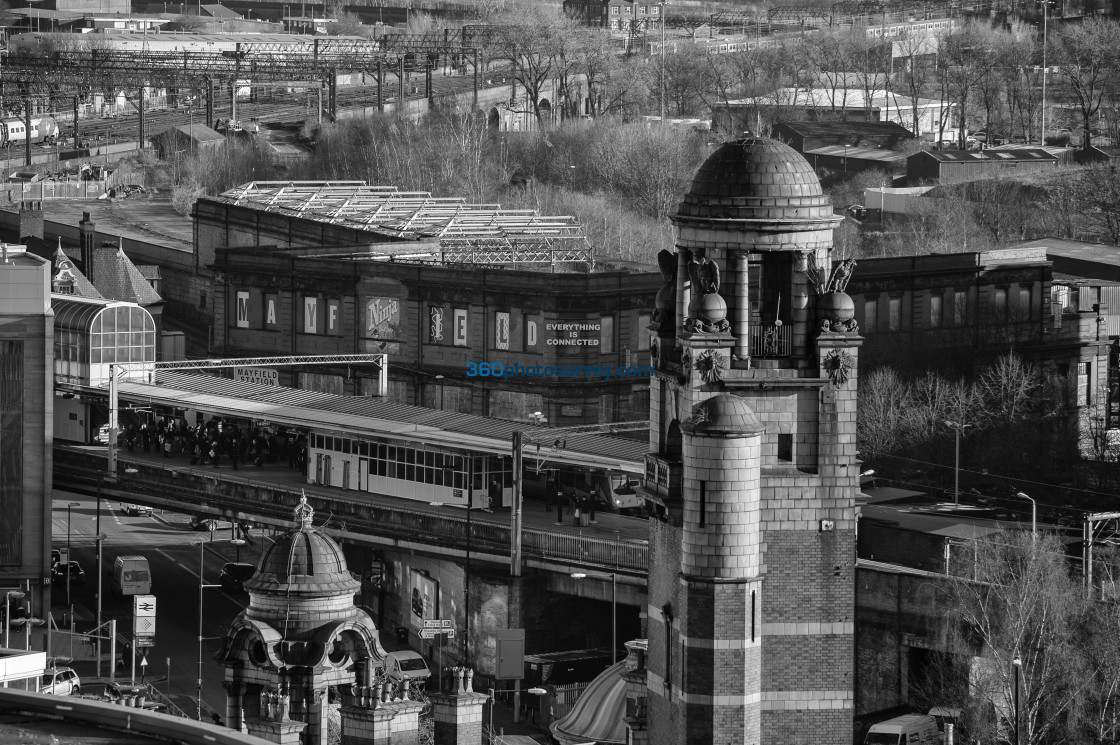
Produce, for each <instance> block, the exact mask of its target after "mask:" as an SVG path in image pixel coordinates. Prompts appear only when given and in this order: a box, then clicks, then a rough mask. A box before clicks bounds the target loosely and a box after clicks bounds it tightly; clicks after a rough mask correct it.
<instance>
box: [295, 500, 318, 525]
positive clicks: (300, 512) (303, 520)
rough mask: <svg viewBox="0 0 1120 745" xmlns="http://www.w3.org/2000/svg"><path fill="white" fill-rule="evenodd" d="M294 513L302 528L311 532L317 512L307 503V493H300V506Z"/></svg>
mask: <svg viewBox="0 0 1120 745" xmlns="http://www.w3.org/2000/svg"><path fill="white" fill-rule="evenodd" d="M294 512H295V515H296V520H297V521H298V522H299V525H300V528H301V529H303V530H310V528H311V520H312V518H314V517H315V510H313V509H311V505H309V504H308V503H307V493H306V492H303V491H301V492H300V496H299V504H298V505H296V508H295V510H294Z"/></svg>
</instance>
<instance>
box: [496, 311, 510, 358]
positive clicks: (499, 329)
mask: <svg viewBox="0 0 1120 745" xmlns="http://www.w3.org/2000/svg"><path fill="white" fill-rule="evenodd" d="M494 347H495V348H496V349H509V311H501V312H498V313H495V314H494Z"/></svg>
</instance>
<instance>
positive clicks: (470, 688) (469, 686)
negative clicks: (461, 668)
mask: <svg viewBox="0 0 1120 745" xmlns="http://www.w3.org/2000/svg"><path fill="white" fill-rule="evenodd" d="M465 692H466V693H474V670H472V669H470V668H467V683H466V686H465Z"/></svg>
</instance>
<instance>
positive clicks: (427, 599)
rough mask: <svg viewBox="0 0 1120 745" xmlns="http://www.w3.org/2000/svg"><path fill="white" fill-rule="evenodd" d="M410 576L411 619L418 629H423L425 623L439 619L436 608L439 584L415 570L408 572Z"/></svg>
mask: <svg viewBox="0 0 1120 745" xmlns="http://www.w3.org/2000/svg"><path fill="white" fill-rule="evenodd" d="M408 576H409V583H408V586H409V618H410V619H411V620H412V625H413V626H415V627H416V628H423V626H424V621H432V620H436V619H438V618H439V616H438V615H437V613H438V610H439V609H438V608H437V607H436V592H437V590H438V587H439V585H438V583H437V582H436V581H435V580H433V579H432V578H431V577H428V576H427V575H425V574H422V573H421V572H418V571H417V570H415V569H409V570H408Z"/></svg>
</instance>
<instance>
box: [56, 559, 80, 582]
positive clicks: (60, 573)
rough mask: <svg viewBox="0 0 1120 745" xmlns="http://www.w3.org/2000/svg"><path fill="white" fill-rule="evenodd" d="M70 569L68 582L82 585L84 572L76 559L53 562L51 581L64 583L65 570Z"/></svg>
mask: <svg viewBox="0 0 1120 745" xmlns="http://www.w3.org/2000/svg"><path fill="white" fill-rule="evenodd" d="M68 567H69V570H70V584H72V585H84V584H85V583H86V572H85V570H84V569H82V565H81V564H79V563H78V562H76V561H70V562H67V563H65V564H64V563H62V562H59V563H58V564H55V566H54V568H53V569H52V570H51V582H54V583H55V584H66V570H67V568H68Z"/></svg>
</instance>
